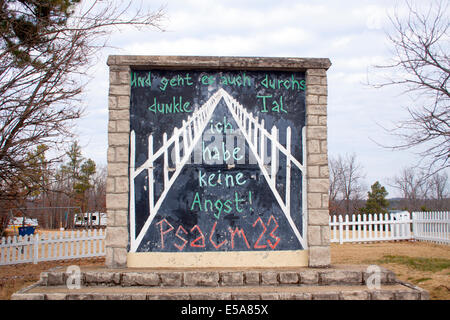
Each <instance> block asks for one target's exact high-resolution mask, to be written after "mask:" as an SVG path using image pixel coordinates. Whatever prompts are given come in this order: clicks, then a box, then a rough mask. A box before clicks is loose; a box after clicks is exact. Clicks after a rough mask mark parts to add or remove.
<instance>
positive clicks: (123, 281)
mask: <svg viewBox="0 0 450 320" xmlns="http://www.w3.org/2000/svg"><path fill="white" fill-rule="evenodd" d="M367 270H368V269H367V266H359V265H358V266H345V265H338V266H333V267H332V268H320V269H316V268H297V269H289V268H276V269H245V270H236V269H234V270H233V269H225V270H224V269H220V270H218V269H201V270H192V269H175V270H168V269H109V268H97V269H90V268H82V269H81V274H80V280H81V285H82V286H86V287H91V286H123V287H131V286H149V287H152V286H154V287H197V286H198V287H223V286H234V287H239V286H244V287H246V286H280V285H281V286H285V285H292V286H301V285H308V286H311V285H318V286H330V285H365V284H366V283H367V279H368V278H369V276H370V275H372V272H373V269H371V271H370V272H368V271H367ZM379 271H380V273H379V275H380V283H381V284H395V283H396V281H397V280H396V278H395V274H394V273H393V272H392V271H390V270H387V269H385V268H381V267H379ZM69 276H70V274H69V273H66V271H65V270H64V269H62V268H61V269H52V270H50V271H48V272H43V273H41V279H40V283H41V285H43V286H61V285H65V284H66V281H67V278H68V277H69Z"/></svg>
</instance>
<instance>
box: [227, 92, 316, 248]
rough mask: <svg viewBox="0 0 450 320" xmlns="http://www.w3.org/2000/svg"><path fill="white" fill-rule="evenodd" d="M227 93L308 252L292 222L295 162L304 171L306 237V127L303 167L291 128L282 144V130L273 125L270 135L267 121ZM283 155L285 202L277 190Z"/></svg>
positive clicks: (298, 237) (239, 121) (245, 132)
mask: <svg viewBox="0 0 450 320" xmlns="http://www.w3.org/2000/svg"><path fill="white" fill-rule="evenodd" d="M222 91H223V97H224V100H225V102H226V104H227V106H228V109H229V110H230V112H231V114H232V115H233V118H234V120H235V121H236V123H237V124H238V126H239V129H240V131H241V133H242V134H243V135H244V137H245V139H246V141H247V143H248V145H249V147H250V149H251V151H252V152H253V154H254V155H255V158H256V161H257V162H258V165H259V167H260V169H261V171H262V173H263V175H264V177H265V179H266V181H267V183H268V185H269V187H270V189H271V190H272V193H273V195H274V196H275V198H276V199H277V202H278V204H279V205H280V207H281V209H282V211H283V213H284V215H285V217H286V219H287V220H288V222H289V225H290V226H291V228H292V230H293V231H294V234H295V235H296V237H297V239H298V240H299V242H300V244H301V245H302V247H303V248H304V249H307V244H306V241H304V239H303V237H302V235H300V232H299V230H298V229H297V226H296V225H295V223H294V221H293V220H292V216H291V200H290V198H291V168H292V166H291V163H292V164H294V165H295V166H296V167H297V168H298V169H299V170H300V171H301V172H302V178H303V180H302V186H303V190H302V207H303V208H302V209H303V215H302V217H303V223H302V224H303V230H302V234H303V235H305V234H306V225H307V223H306V214H305V212H306V203H307V201H306V173H305V172H306V171H305V168H306V134H305V129H306V128H305V127H303V131H302V138H303V141H302V148H303V159H302V160H303V161H302V162H303V164H300V162H299V161H298V160H297V159H296V158H294V156H293V155H292V154H291V128H290V127H287V128H286V146H283V145H282V144H281V143H280V142H279V135H278V128H277V127H275V126H273V127H272V130H271V132H268V131H267V130H266V128H265V127H264V119H261V122H259V120H258V117H254V116H253V114H252V113H251V112H248V111H247V109H246V108H244V107H243V106H242V105H241V104H240V103H239V102H238V101H237V100H236V99H234V98H233V97H232V96H231V95H229V94H228V93H227V92H226V91H225V90H222ZM266 139H268V140H270V142H271V152H270V164H269V165H267V167H270V170H268V168H267V167H266V165H265V163H266V162H267V161H266V160H267V159H265V156H266V155H267V152H266V151H268V150H265V149H264V148H265V146H266ZM280 152H281V153H283V154H284V155H285V156H286V181H285V184H284V186H285V196H284V199H283V197H282V196H281V195H280V193H279V191H278V190H277V183H276V181H277V173H278V169H279V153H280Z"/></svg>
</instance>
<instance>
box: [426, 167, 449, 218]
mask: <svg viewBox="0 0 450 320" xmlns="http://www.w3.org/2000/svg"><path fill="white" fill-rule="evenodd" d="M448 188H449V185H448V174H447V173H446V172H437V173H435V174H433V175H432V176H431V177H430V178H429V191H430V193H429V197H430V198H431V201H430V205H429V206H430V207H431V208H432V209H433V210H446V209H448V207H447V206H448V204H449V199H448V198H449V189H448Z"/></svg>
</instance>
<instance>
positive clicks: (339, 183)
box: [330, 154, 365, 214]
mask: <svg viewBox="0 0 450 320" xmlns="http://www.w3.org/2000/svg"><path fill="white" fill-rule="evenodd" d="M364 176H365V175H364V173H363V167H362V165H361V164H359V163H358V162H357V160H356V155H355V154H351V155H345V157H342V156H340V155H339V156H338V157H337V158H333V157H330V201H332V203H331V208H332V210H335V211H336V212H340V213H344V214H351V213H354V212H355V211H356V210H357V209H358V208H359V206H360V203H359V202H360V200H362V199H363V197H364V190H365V188H364V186H363V181H362V180H363V179H364ZM333 208H334V209H333Z"/></svg>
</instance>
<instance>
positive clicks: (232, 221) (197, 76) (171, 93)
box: [130, 70, 305, 252]
mask: <svg viewBox="0 0 450 320" xmlns="http://www.w3.org/2000/svg"><path fill="white" fill-rule="evenodd" d="M150 72H151V87H149V86H143V87H139V86H132V89H131V109H130V123H131V130H134V131H135V132H136V167H138V166H139V165H141V164H142V163H144V162H145V161H146V160H147V148H148V146H147V137H148V135H149V134H153V136H154V150H155V151H156V150H158V149H159V147H160V146H161V145H162V135H163V133H164V132H167V134H168V138H170V136H171V135H172V132H173V128H174V127H181V125H182V121H183V120H186V119H187V117H188V116H189V115H191V113H189V112H187V113H186V112H180V113H170V114H161V113H156V114H155V113H154V112H152V111H149V106H150V105H152V104H153V102H154V101H155V98H156V100H157V101H160V102H164V103H166V102H169V101H173V98H174V97H176V99H178V100H176V101H179V97H182V99H181V100H182V101H183V103H185V102H189V103H190V106H191V109H192V110H194V109H195V108H199V107H200V106H201V105H202V104H203V103H204V102H206V101H207V100H208V99H209V97H210V96H211V95H212V94H214V93H215V92H216V91H217V90H218V88H220V87H223V88H224V89H225V90H226V91H227V92H228V93H229V94H230V95H232V96H233V97H234V98H235V99H236V100H238V101H239V102H240V103H241V104H242V105H243V106H244V107H245V108H246V109H247V110H248V111H250V112H252V113H253V115H255V116H258V117H259V119H264V121H265V128H266V129H267V130H268V131H270V129H271V128H272V126H273V125H275V126H276V127H277V128H278V129H279V135H280V143H281V144H283V145H284V144H285V141H286V128H287V127H288V126H290V127H291V130H292V143H291V148H292V152H293V155H294V157H295V158H296V159H298V160H299V161H300V162H301V160H302V137H301V129H302V128H303V126H304V125H305V91H304V90H289V89H286V87H283V83H287V82H283V81H287V79H296V81H301V80H304V79H305V75H304V73H292V72H272V71H271V72H255V71H245V75H246V77H248V78H249V79H251V85H246V86H240V87H238V86H236V85H219V84H218V83H217V79H220V77H221V76H226V77H229V79H232V78H233V77H234V78H237V77H238V76H241V77H242V76H243V73H244V71H229V72H204V71H192V70H189V71H168V70H152V71H150ZM187 74H188V76H186V75H187ZM147 75H148V71H136V72H135V73H134V76H140V77H142V78H144V77H146V76H147ZM177 75H182V76H184V77H187V78H188V79H190V82H191V83H192V85H187V84H186V81H185V85H184V86H176V87H173V88H170V87H169V86H168V87H167V88H166V89H165V90H164V91H162V90H161V89H160V86H161V85H162V82H161V81H162V79H163V78H166V79H174V78H176V77H177ZM205 76H206V77H211V78H214V79H216V81H215V83H214V84H212V85H203V84H202V79H205V78H204V77H205ZM266 76H268V78H270V79H274V80H275V81H276V82H278V83H279V84H281V86H282V87H281V89H272V88H265V87H264V86H262V85H261V82H262V81H263V80H264V79H265V77H266ZM258 95H259V96H270V95H271V96H272V98H270V99H271V100H272V99H273V100H275V101H278V102H280V99H281V101H282V103H283V105H284V108H285V109H286V110H287V113H284V112H271V111H270V108H271V105H270V104H269V98H266V100H267V101H266V103H267V106H266V110H268V111H269V112H263V108H262V99H261V98H257V96H258ZM270 103H271V102H270ZM224 118H226V120H224ZM211 120H212V123H213V124H215V123H218V122H222V123H223V122H229V123H230V124H231V126H232V127H233V128H234V129H235V130H236V129H237V128H238V126H237V124H236V122H235V121H234V119H233V117H232V115H231V113H230V112H229V111H228V108H227V106H226V104H225V103H224V101H223V100H222V101H221V102H220V103H219V105H218V106H217V108H216V110H215V112H214V114H213V116H212V119H211ZM229 136H230V134H228V135H227V134H225V133H224V134H222V135H214V136H213V137H212V136H211V135H210V128H209V126H207V127H206V129H205V131H204V140H205V145H206V146H210V148H211V149H212V148H213V147H214V146H217V147H220V145H221V144H220V143H221V141H224V142H225V141H227V139H229ZM240 139H244V138H243V137H242V136H241V138H240ZM237 142H238V141H236V142H235V144H232V145H231V148H233V147H236V146H240V147H241V148H242V147H243V148H245V152H244V150H241V153H240V154H243V155H245V159H246V161H245V163H246V164H236V165H235V166H234V167H228V166H227V165H226V164H205V163H203V164H187V165H186V166H185V167H184V168H183V170H182V171H181V173H180V175H179V176H178V178H177V180H176V181H175V183H174V185H173V186H172V187H171V189H170V191H169V193H168V194H167V197H166V199H165V201H164V202H163V203H162V206H161V208H160V209H159V211H158V214H157V215H156V217H155V218H154V220H153V222H152V224H151V225H150V227H149V229H148V231H147V233H146V234H145V236H144V238H143V241H142V242H141V245H140V246H139V248H138V250H137V251H138V252H152V251H160V252H161V251H163V252H164V251H167V252H178V251H183V252H203V251H229V250H237V251H248V250H295V249H302V247H301V245H300V243H299V241H298V239H297V238H296V236H295V235H294V233H293V231H292V228H291V227H290V225H289V223H288V221H287V220H286V218H285V217H284V213H283V212H282V210H281V208H280V206H279V205H278V202H277V201H276V199H275V197H274V195H273V193H272V191H271V190H270V187H269V185H268V184H267V182H266V179H265V178H264V176H263V174H262V172H261V170H260V168H259V166H258V165H257V164H248V159H249V156H250V154H251V152H250V150H249V147H248V144H247V143H246V142H244V145H242V143H237ZM200 143H202V141H200ZM227 148H228V149H229V148H230V144H229V140H228V144H227ZM267 148H268V149H270V143H269V144H268V146H267ZM200 149H201V148H200ZM230 151H232V150H230ZM269 153H270V152H269ZM169 159H170V157H169ZM280 160H281V161H280V162H279V163H280V170H279V171H278V174H277V189H278V190H279V192H280V195H281V197H282V198H283V199H284V197H285V186H284V183H285V161H284V158H283V157H280ZM162 164H163V163H162V157H161V158H160V159H159V160H158V162H156V163H155V165H154V166H155V170H154V178H155V181H156V183H155V189H156V192H155V199H158V197H159V195H160V193H161V192H162V188H163V172H162ZM173 165H174V164H173V163H169V166H173ZM292 168H293V169H292V170H291V208H292V209H291V216H292V218H293V220H294V222H295V224H296V226H297V228H298V230H300V233H301V230H302V216H301V212H302V201H301V200H302V185H301V183H302V177H301V172H300V171H299V170H298V169H297V168H296V167H294V166H293V167H292ZM200 172H201V173H202V174H203V175H201V176H203V177H204V176H205V175H206V176H207V177H209V176H210V175H212V174H214V175H215V177H218V175H219V174H221V175H222V176H221V177H222V179H225V177H228V179H229V181H231V180H232V179H231V178H230V177H234V178H235V179H236V175H237V174H239V173H240V174H241V179H240V181H241V182H242V181H245V183H243V184H242V185H238V184H237V183H235V185H234V186H233V185H229V186H227V185H226V184H225V183H223V184H222V185H220V184H218V183H217V185H216V186H205V185H203V186H200V183H199V181H200V180H199V173H200ZM226 175H228V176H226ZM147 179H148V177H147V171H144V172H142V173H141V174H140V175H139V176H138V177H137V178H136V180H135V197H136V203H135V207H136V234H138V233H139V231H140V230H141V228H142V226H143V225H144V223H145V221H146V220H147V218H148V216H149V206H148V192H147V191H148V189H147V188H148V187H147V186H148V180H147ZM213 180H214V179H213ZM202 181H204V180H202ZM214 181H216V182H217V180H214ZM222 182H223V181H222ZM196 194H197V195H198V198H199V199H200V202H201V206H202V208H199V205H198V204H197V203H196V204H195V205H193V203H194V199H196ZM250 194H251V200H250V199H249V195H250ZM205 200H210V201H211V202H212V204H213V207H212V208H210V207H209V204H210V203H209V202H208V203H207V204H206V205H207V206H208V209H206V208H205ZM216 202H217V205H218V206H219V207H220V204H222V205H223V204H224V203H225V202H226V203H227V204H228V206H229V207H231V209H229V207H223V208H222V210H221V212H219V211H220V210H219V209H218V208H217V207H215V206H214V204H215V203H216ZM225 209H227V211H228V212H225ZM228 209H229V210H228Z"/></svg>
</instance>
